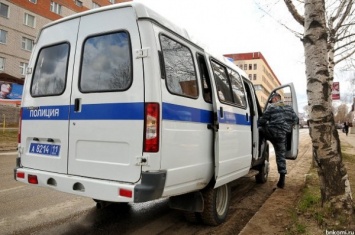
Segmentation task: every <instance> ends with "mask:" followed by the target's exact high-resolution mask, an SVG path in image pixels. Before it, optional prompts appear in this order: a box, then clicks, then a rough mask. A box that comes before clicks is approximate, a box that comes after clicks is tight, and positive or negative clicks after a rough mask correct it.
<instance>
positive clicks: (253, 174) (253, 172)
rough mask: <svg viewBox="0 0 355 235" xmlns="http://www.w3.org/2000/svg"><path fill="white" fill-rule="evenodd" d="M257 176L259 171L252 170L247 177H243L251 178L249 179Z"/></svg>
mask: <svg viewBox="0 0 355 235" xmlns="http://www.w3.org/2000/svg"><path fill="white" fill-rule="evenodd" d="M257 174H259V171H258V170H254V169H251V170H250V171H249V173H248V174H246V175H245V176H243V177H247V178H249V177H253V176H256V175H257Z"/></svg>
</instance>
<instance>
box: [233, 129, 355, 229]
mask: <svg viewBox="0 0 355 235" xmlns="http://www.w3.org/2000/svg"><path fill="white" fill-rule="evenodd" d="M338 133H339V137H340V141H341V142H346V143H348V144H349V145H350V146H352V148H351V149H350V152H351V153H354V154H355V134H350V133H349V134H348V136H346V135H345V134H344V133H342V132H341V130H339V131H338ZM311 163H312V148H311V147H310V148H309V149H308V150H307V151H306V152H305V154H303V155H302V156H299V157H298V158H297V160H296V161H295V163H294V165H293V168H292V169H291V170H290V171H289V173H288V174H287V177H286V187H285V189H276V190H275V191H274V192H273V193H272V194H271V196H270V197H269V198H268V199H267V200H266V202H265V203H264V204H263V206H262V207H261V208H260V209H259V211H258V212H257V213H256V214H255V215H254V216H253V217H252V218H251V219H250V221H249V222H248V224H247V225H246V226H245V227H244V228H243V230H242V231H241V232H240V233H239V235H250V234H255V235H256V234H263V235H265V234H266V235H267V234H285V232H286V231H287V228H285V223H282V222H283V221H287V217H289V216H290V212H289V209H288V208H292V207H293V206H294V205H295V202H296V201H297V198H298V197H299V195H300V193H301V190H302V188H303V187H304V185H305V176H306V175H307V174H308V172H309V170H310V168H311Z"/></svg>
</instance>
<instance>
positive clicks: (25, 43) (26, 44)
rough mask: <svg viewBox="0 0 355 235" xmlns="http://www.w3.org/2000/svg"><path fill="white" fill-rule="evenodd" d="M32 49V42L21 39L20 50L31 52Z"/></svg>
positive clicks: (27, 39)
mask: <svg viewBox="0 0 355 235" xmlns="http://www.w3.org/2000/svg"><path fill="white" fill-rule="evenodd" d="M32 47H33V40H32V39H29V38H25V37H22V49H24V50H26V51H32Z"/></svg>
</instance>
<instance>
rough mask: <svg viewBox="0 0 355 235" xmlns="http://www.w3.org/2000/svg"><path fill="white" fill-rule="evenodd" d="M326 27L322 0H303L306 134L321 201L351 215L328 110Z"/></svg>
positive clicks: (338, 147)
mask: <svg viewBox="0 0 355 235" xmlns="http://www.w3.org/2000/svg"><path fill="white" fill-rule="evenodd" d="M327 39H328V34H327V27H326V18H325V3H324V0H305V18H304V38H303V45H304V52H305V63H306V76H307V96H308V106H309V115H310V120H309V125H310V136H311V139H312V143H313V148H314V160H315V162H316V164H317V166H318V175H319V179H320V189H321V196H322V204H330V205H329V206H330V207H331V208H332V209H333V213H334V215H336V216H337V217H338V218H339V216H342V215H344V214H345V215H347V216H348V218H351V217H352V215H353V211H354V209H353V204H352V197H351V190H350V184H349V180H348V175H347V171H346V169H345V167H344V164H343V162H342V156H341V149H340V140H339V135H338V132H337V130H336V128H335V124H334V116H333V112H332V98H331V83H332V77H331V76H330V73H329V59H328V58H329V57H328V49H329V48H327Z"/></svg>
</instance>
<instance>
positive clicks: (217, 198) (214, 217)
mask: <svg viewBox="0 0 355 235" xmlns="http://www.w3.org/2000/svg"><path fill="white" fill-rule="evenodd" d="M202 195H203V199H204V210H203V212H201V219H202V221H203V223H205V224H208V225H213V226H216V225H219V224H221V223H223V222H224V221H225V219H226V217H227V214H228V210H229V204H230V200H231V189H230V186H229V185H228V184H225V185H222V186H220V187H218V188H215V189H214V188H212V187H208V188H206V189H204V190H203V191H202Z"/></svg>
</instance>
